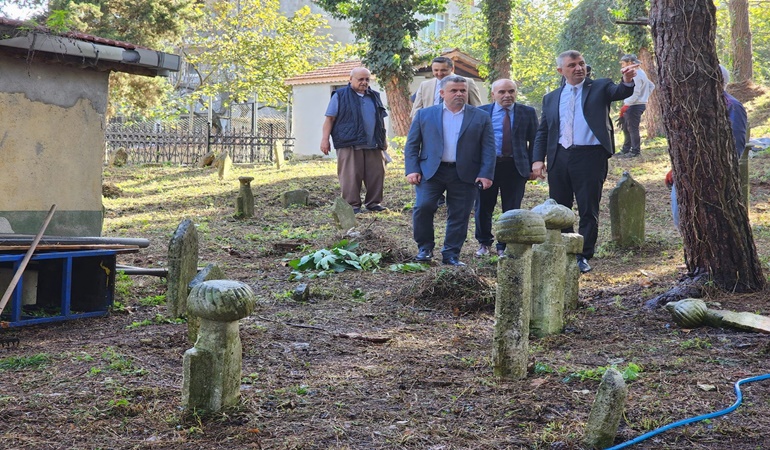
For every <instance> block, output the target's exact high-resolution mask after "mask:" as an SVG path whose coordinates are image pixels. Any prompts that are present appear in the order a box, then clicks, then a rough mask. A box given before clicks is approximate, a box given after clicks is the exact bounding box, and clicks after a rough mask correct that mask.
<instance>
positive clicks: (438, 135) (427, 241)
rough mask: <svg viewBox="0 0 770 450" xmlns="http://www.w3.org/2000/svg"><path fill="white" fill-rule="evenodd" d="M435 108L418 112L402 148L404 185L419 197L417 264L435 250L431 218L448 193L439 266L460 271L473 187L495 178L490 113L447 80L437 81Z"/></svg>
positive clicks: (460, 84)
mask: <svg viewBox="0 0 770 450" xmlns="http://www.w3.org/2000/svg"><path fill="white" fill-rule="evenodd" d="M440 93H441V97H442V98H443V99H444V101H443V102H442V103H440V104H439V105H434V106H431V107H429V108H423V109H420V110H419V111H417V114H416V115H415V118H414V120H413V121H412V126H411V128H410V129H409V134H408V136H407V138H406V145H405V146H404V164H405V172H406V180H407V181H408V182H409V183H410V184H413V185H415V191H416V193H417V196H416V198H415V204H414V210H413V213H412V226H413V229H414V240H415V242H416V243H417V248H418V249H419V253H418V254H417V256H416V257H415V260H417V261H430V260H431V259H432V258H433V248H434V246H435V240H434V230H433V216H434V215H435V213H436V209H437V208H438V204H437V202H438V199H439V197H440V196H441V195H442V194H443V193H445V192H446V205H447V223H446V235H445V237H444V246H443V248H442V249H441V254H442V262H443V263H444V264H448V265H452V266H464V265H465V264H464V263H462V262H460V259H459V257H460V250H461V249H462V246H463V243H464V242H465V238H466V237H467V235H468V220H469V216H470V213H471V209H472V208H473V202H474V200H475V198H476V186H479V188H480V189H488V188H489V187H490V186H492V179H493V177H494V174H495V162H496V159H495V136H494V133H493V131H492V120H491V119H490V117H489V114H487V113H485V112H483V111H481V110H479V109H478V108H474V107H473V106H470V105H467V104H466V103H467V102H468V82H467V81H466V80H465V78H463V77H460V76H456V75H450V76H448V77H445V78H444V79H442V80H441V89H440Z"/></svg>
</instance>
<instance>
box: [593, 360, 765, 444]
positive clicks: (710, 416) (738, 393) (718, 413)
mask: <svg viewBox="0 0 770 450" xmlns="http://www.w3.org/2000/svg"><path fill="white" fill-rule="evenodd" d="M768 378H770V373H767V374H764V375H759V376H756V377H751V378H744V379H742V380H738V381H736V382H735V396H736V400H735V403H733V404H732V406H730V407H729V408H725V409H723V410H720V411H716V412H712V413H708V414H703V415H701V416H696V417H691V418H689V419H683V420H680V421H678V422H674V423H670V424H668V425H666V426H663V427H660V428H657V429H655V430H652V431H649V432H647V433H644V434H643V435H641V436H639V437H637V438H634V439H631V440H630V441H626V442H623V443H622V444H618V445H616V446H614V447H610V448H608V449H607V450H619V449H621V448H626V447H630V446H632V445H634V444H638V443H640V442H642V441H644V440H645V439H649V438H651V437H653V436H655V435H658V434H660V433H663V432H666V431H668V430H670V429H672V428H676V427H681V426H682V425H689V424H691V423H694V422H700V421H701V420H706V419H713V418H714V417H719V416H724V415H725V414H728V413H731V412H733V411H735V409H736V408H738V406H740V405H741V402H742V401H743V394H741V385H742V384H744V383H752V382H754V381H762V380H767V379H768Z"/></svg>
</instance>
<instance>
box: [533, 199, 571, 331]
mask: <svg viewBox="0 0 770 450" xmlns="http://www.w3.org/2000/svg"><path fill="white" fill-rule="evenodd" d="M532 212H534V213H537V214H540V215H541V216H542V217H543V220H544V221H545V227H546V229H547V230H548V231H547V233H546V239H545V242H544V243H542V244H537V245H534V246H533V247H532V317H531V318H530V321H529V328H530V332H531V333H532V334H533V335H535V336H537V337H543V336H548V335H550V334H557V333H561V331H562V329H563V328H564V282H565V281H564V280H565V276H566V268H567V253H566V249H565V248H564V243H563V242H562V237H561V230H562V229H563V228H569V227H571V226H572V225H573V224H574V223H575V214H574V213H573V212H572V210H571V209H569V208H567V207H566V206H563V205H560V204H558V203H556V201H555V200H553V199H548V200H546V201H545V203H543V204H542V205H538V206H536V207H534V208H532Z"/></svg>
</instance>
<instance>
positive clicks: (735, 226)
mask: <svg viewBox="0 0 770 450" xmlns="http://www.w3.org/2000/svg"><path fill="white" fill-rule="evenodd" d="M650 24H651V25H652V35H653V39H654V40H655V50H656V54H657V58H658V89H659V92H660V99H661V106H662V112H663V122H664V124H665V127H666V135H667V137H668V142H669V151H670V153H671V160H672V162H673V166H674V181H675V185H676V189H677V194H678V200H679V202H678V203H679V217H680V229H681V232H682V240H683V243H684V253H685V262H686V263H687V268H688V269H689V271H690V273H698V272H703V271H706V272H708V273H709V275H710V276H711V278H712V280H714V282H715V283H716V285H717V286H719V287H720V288H722V289H725V290H730V291H737V292H749V291H756V290H761V289H762V288H763V287H764V284H765V279H764V276H763V273H762V265H761V263H760V261H759V258H758V256H757V250H756V246H755V245H754V239H753V236H752V232H751V227H750V225H749V218H748V213H747V211H746V207H745V205H744V203H743V200H742V196H741V192H740V188H739V181H738V158H737V156H736V153H735V149H734V146H735V144H734V142H733V137H732V132H731V128H730V123H729V119H728V117H727V107H726V104H725V101H724V97H723V94H722V86H721V83H720V81H719V80H720V77H719V75H718V73H719V61H718V59H717V55H716V45H715V36H716V8H715V7H714V3H713V1H712V0H687V1H686V2H683V1H681V0H653V1H652V2H651V8H650Z"/></svg>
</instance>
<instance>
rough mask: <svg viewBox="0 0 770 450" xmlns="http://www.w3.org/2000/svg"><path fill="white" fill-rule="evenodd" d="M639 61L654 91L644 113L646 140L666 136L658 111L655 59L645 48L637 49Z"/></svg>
mask: <svg viewBox="0 0 770 450" xmlns="http://www.w3.org/2000/svg"><path fill="white" fill-rule="evenodd" d="M639 60H640V61H642V67H644V71H645V73H647V78H649V79H650V81H652V83H653V84H654V85H655V87H656V89H655V90H653V91H652V94H651V95H650V98H649V99H648V100H647V109H646V110H645V112H644V127H645V130H646V131H647V139H652V138H656V137H661V136H665V135H666V129H665V128H664V127H663V117H662V112H661V110H660V97H659V96H658V93H659V92H660V91H659V90H658V89H657V86H658V74H657V68H656V67H655V58H653V56H652V53H650V51H649V50H647V49H646V48H641V49H639Z"/></svg>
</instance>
